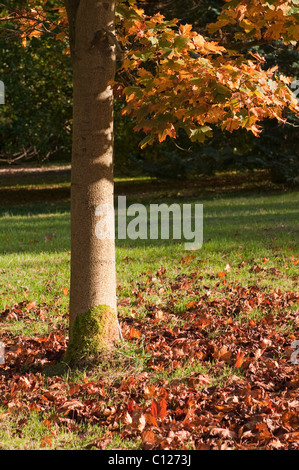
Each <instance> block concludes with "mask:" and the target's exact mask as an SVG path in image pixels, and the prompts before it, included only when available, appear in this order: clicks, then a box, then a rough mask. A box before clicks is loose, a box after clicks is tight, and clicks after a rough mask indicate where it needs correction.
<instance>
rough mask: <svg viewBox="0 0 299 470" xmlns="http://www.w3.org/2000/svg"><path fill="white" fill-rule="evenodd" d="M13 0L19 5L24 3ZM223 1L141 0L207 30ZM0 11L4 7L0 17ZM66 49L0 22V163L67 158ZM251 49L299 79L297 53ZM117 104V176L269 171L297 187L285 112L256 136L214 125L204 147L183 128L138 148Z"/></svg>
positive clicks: (293, 121) (292, 131) (293, 133)
mask: <svg viewBox="0 0 299 470" xmlns="http://www.w3.org/2000/svg"><path fill="white" fill-rule="evenodd" d="M4 3H5V2H4ZM7 3H8V4H9V2H7ZM16 3H20V6H22V3H24V2H16ZM50 3H51V2H50ZM52 3H53V5H57V4H59V5H61V3H62V2H59V1H57V0H53V2H52ZM224 3H225V2H224V1H220V0H214V1H206V0H201V1H198V0H172V1H169V0H161V1H157V0H147V1H146V2H142V3H141V5H142V8H144V9H145V11H146V13H148V14H153V13H156V12H158V11H160V12H161V13H162V14H164V15H165V17H166V18H173V17H176V18H180V19H181V22H182V23H191V24H192V25H193V27H194V29H196V30H197V31H198V32H200V33H201V34H203V35H207V34H206V25H207V24H208V23H211V22H213V21H215V20H216V18H217V15H218V14H219V12H220V10H221V7H222V5H223V4H224ZM2 5H3V3H2ZM49 6H51V5H49ZM4 14H5V8H4V9H3V10H2V14H1V16H4ZM54 19H55V18H54ZM57 32H59V29H57ZM66 48H67V43H66V42H63V41H57V40H56V37H55V31H54V34H53V33H52V34H44V35H42V36H41V38H39V39H36V38H34V37H33V38H32V39H31V40H30V41H28V43H27V46H26V47H25V48H24V47H22V46H21V42H20V39H19V37H18V35H17V34H16V31H14V25H13V24H9V23H5V28H3V27H2V26H1V32H0V53H1V62H0V79H1V80H2V81H3V82H4V83H5V89H6V102H5V105H2V106H0V164H2V165H4V164H5V165H7V164H8V163H9V164H11V165H20V164H24V163H25V162H30V163H38V164H40V163H64V164H65V163H70V159H71V126H72V73H71V60H70V55H67V54H65V50H66ZM255 49H256V50H257V51H258V52H259V54H260V55H261V56H263V57H265V58H266V64H265V66H266V67H272V66H274V65H275V64H277V65H278V66H279V69H280V71H281V72H282V73H283V74H285V75H287V76H291V77H293V78H294V80H296V79H298V78H299V60H298V59H299V52H298V51H297V50H296V49H294V48H293V47H287V46H284V45H283V44H282V43H281V42H279V41H277V42H276V43H272V44H269V45H263V46H259V47H256V48H255ZM242 52H243V53H245V54H246V53H247V52H248V51H246V50H245V51H242ZM122 106H123V105H122V103H121V102H120V101H117V100H116V101H115V174H116V175H117V176H122V175H123V176H128V175H140V174H144V175H150V176H157V177H160V178H172V179H175V178H188V177H195V176H197V175H213V174H215V172H221V171H227V170H237V171H248V170H255V169H268V170H270V171H271V175H272V179H273V181H274V182H275V183H282V184H290V185H292V184H298V178H299V176H298V175H299V149H298V144H297V137H298V127H296V126H298V125H299V122H298V118H296V117H295V116H294V115H292V114H291V113H289V114H288V115H286V118H287V120H288V122H289V123H290V124H285V125H282V124H279V123H277V122H276V121H265V122H263V123H262V125H263V128H264V131H263V133H262V135H261V137H260V138H256V137H254V136H253V135H252V134H251V133H249V132H247V131H244V130H238V131H235V132H234V133H232V134H230V133H228V132H226V131H221V130H220V129H217V128H215V129H214V136H213V137H212V138H211V139H210V140H208V141H206V142H205V143H204V144H199V143H193V144H191V143H190V141H189V139H188V138H187V136H186V135H184V133H183V132H182V134H181V136H180V138H179V139H177V140H176V141H175V142H173V141H172V140H170V139H167V140H166V141H165V142H163V143H162V144H159V143H157V144H154V145H151V146H149V147H146V148H145V149H143V150H141V149H140V148H139V147H138V143H139V142H140V141H141V140H142V138H143V135H141V134H138V133H135V132H134V131H133V128H134V122H132V121H131V120H130V118H128V117H123V116H121V109H122Z"/></svg>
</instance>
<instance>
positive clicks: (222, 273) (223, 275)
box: [218, 271, 226, 277]
mask: <svg viewBox="0 0 299 470" xmlns="http://www.w3.org/2000/svg"><path fill="white" fill-rule="evenodd" d="M218 276H219V277H225V276H226V272H224V271H221V272H220V273H218Z"/></svg>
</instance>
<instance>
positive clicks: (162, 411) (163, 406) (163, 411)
mask: <svg viewBox="0 0 299 470" xmlns="http://www.w3.org/2000/svg"><path fill="white" fill-rule="evenodd" d="M157 408H158V417H159V418H161V419H163V418H165V416H166V415H167V403H166V400H165V398H161V400H160V401H159V403H158V406H157Z"/></svg>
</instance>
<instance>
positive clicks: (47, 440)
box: [40, 436, 53, 447]
mask: <svg viewBox="0 0 299 470" xmlns="http://www.w3.org/2000/svg"><path fill="white" fill-rule="evenodd" d="M40 445H41V447H52V445H53V444H52V439H51V436H45V437H43V438H42V440H41V441H40Z"/></svg>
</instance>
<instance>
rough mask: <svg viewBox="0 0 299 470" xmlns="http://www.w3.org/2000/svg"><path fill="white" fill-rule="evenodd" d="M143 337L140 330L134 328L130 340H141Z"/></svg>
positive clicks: (131, 330)
mask: <svg viewBox="0 0 299 470" xmlns="http://www.w3.org/2000/svg"><path fill="white" fill-rule="evenodd" d="M140 336H141V331H140V330H135V328H134V326H132V328H131V329H130V338H140Z"/></svg>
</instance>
